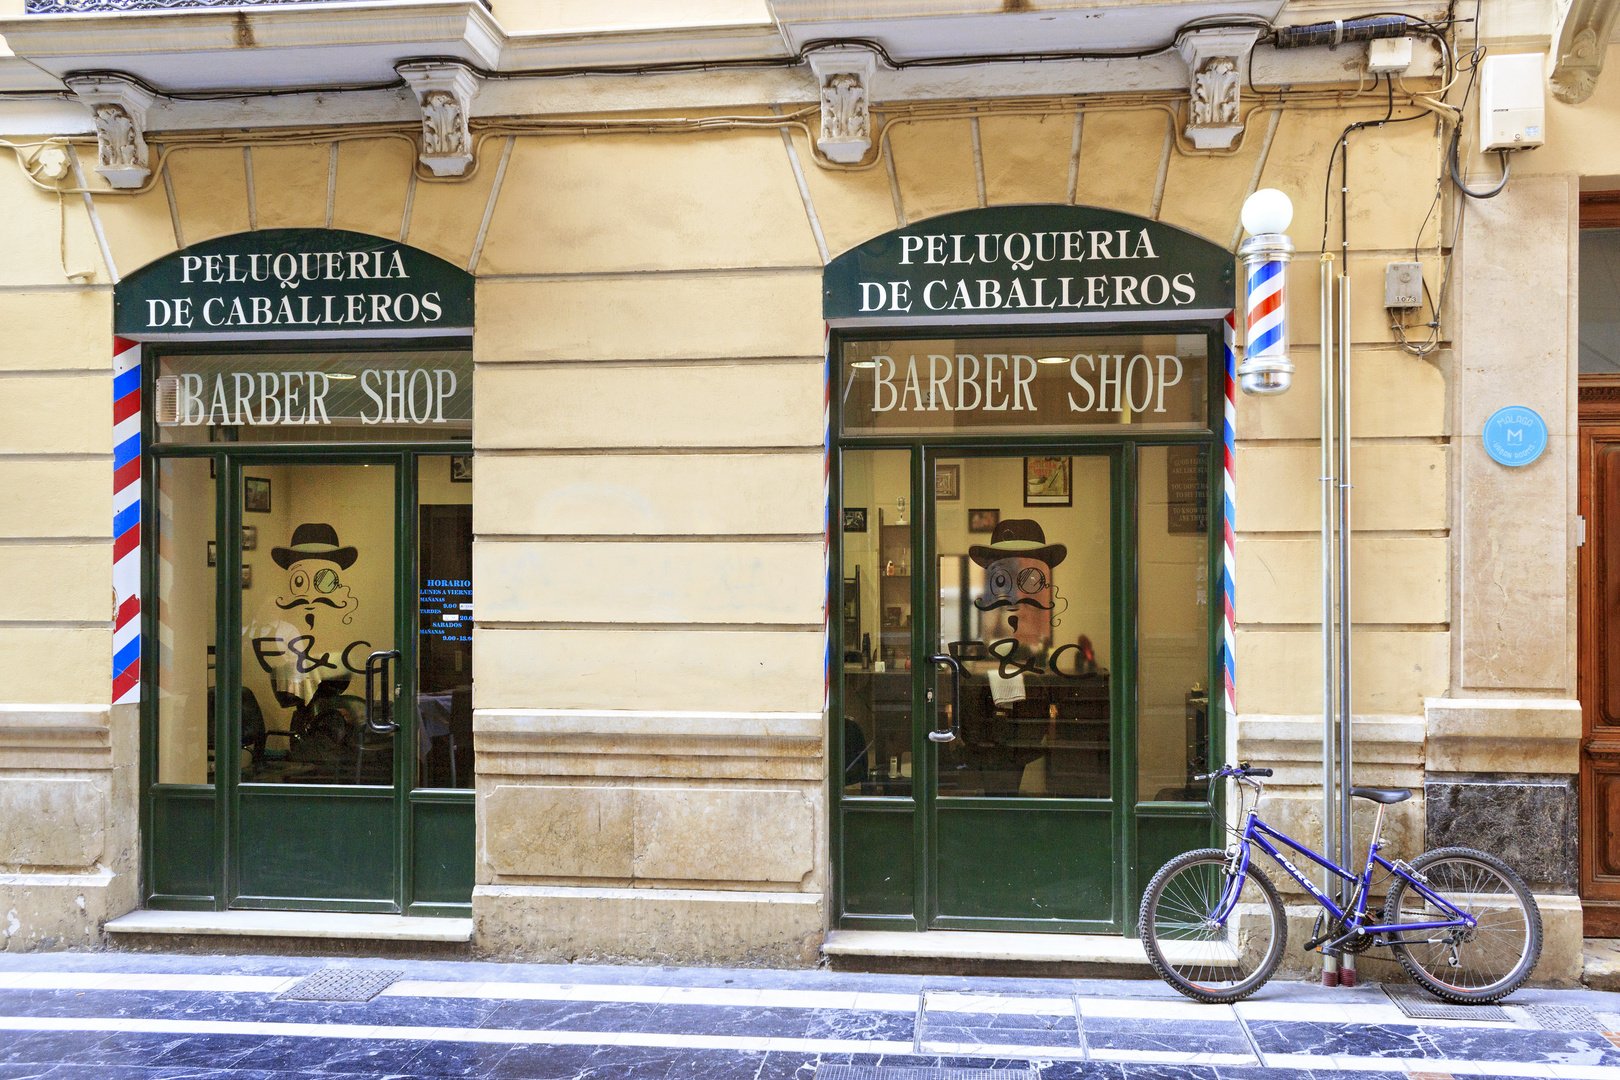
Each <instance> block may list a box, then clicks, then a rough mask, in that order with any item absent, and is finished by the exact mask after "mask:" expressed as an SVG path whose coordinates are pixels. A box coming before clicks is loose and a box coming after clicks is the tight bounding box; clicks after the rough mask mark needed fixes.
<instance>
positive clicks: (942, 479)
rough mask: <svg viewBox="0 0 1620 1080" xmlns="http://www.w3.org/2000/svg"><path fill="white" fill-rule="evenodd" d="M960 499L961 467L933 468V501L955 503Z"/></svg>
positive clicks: (941, 466)
mask: <svg viewBox="0 0 1620 1080" xmlns="http://www.w3.org/2000/svg"><path fill="white" fill-rule="evenodd" d="M961 497H962V466H960V465H935V466H934V501H936V502H956V501H957V500H958V499H960V498H961Z"/></svg>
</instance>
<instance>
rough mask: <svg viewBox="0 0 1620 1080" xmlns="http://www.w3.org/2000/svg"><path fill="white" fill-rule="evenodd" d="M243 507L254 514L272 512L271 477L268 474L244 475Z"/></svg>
mask: <svg viewBox="0 0 1620 1080" xmlns="http://www.w3.org/2000/svg"><path fill="white" fill-rule="evenodd" d="M242 509H244V510H246V511H248V512H249V513H253V514H268V513H269V512H270V478H269V477H268V476H244V477H242Z"/></svg>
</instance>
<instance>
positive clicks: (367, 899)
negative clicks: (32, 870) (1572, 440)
mask: <svg viewBox="0 0 1620 1080" xmlns="http://www.w3.org/2000/svg"><path fill="white" fill-rule="evenodd" d="M115 311H116V314H115V326H116V332H117V334H118V335H119V343H118V344H119V353H118V356H119V360H118V365H117V366H118V369H119V372H120V374H119V379H120V381H121V382H122V381H123V380H128V381H129V385H128V388H127V389H128V393H127V394H125V393H123V391H124V388H123V387H120V392H121V393H120V397H119V401H120V403H121V405H120V408H119V410H118V415H119V418H120V420H121V421H124V422H127V420H128V419H134V420H136V422H137V423H138V425H139V427H138V431H137V432H136V433H135V434H136V438H137V441H136V443H135V445H134V446H133V447H130V446H129V445H128V444H127V442H126V443H121V445H120V451H119V461H120V463H122V462H123V461H124V460H125V459H126V458H127V459H128V460H131V461H133V460H139V461H140V462H141V465H140V467H139V470H138V471H137V472H134V473H131V472H129V471H128V470H125V469H121V470H120V472H119V474H118V475H119V481H118V484H119V492H120V494H119V496H118V504H119V506H120V507H121V509H120V511H119V512H120V513H122V514H128V512H129V511H130V510H131V509H134V510H136V511H137V512H138V514H139V518H140V521H141V522H142V523H143V524H144V528H143V529H141V530H139V533H138V535H140V536H141V537H142V542H141V544H140V545H139V548H138V550H135V551H133V552H131V553H130V555H132V556H133V560H134V561H133V562H126V561H125V560H126V559H127V558H129V557H130V556H127V555H126V554H125V552H124V551H122V550H120V552H119V557H120V562H119V564H118V565H119V575H120V576H119V587H120V592H121V595H120V597H119V599H120V621H121V622H126V621H127V624H128V626H129V627H135V626H138V628H139V637H138V639H137V638H135V637H134V635H133V633H131V634H130V635H129V636H130V638H131V640H132V641H133V642H134V646H135V649H136V650H137V651H138V659H137V660H135V661H134V662H133V663H131V661H130V658H129V657H128V656H127V655H120V656H119V658H118V660H117V661H116V663H117V664H118V665H120V666H121V671H122V672H123V674H122V675H121V676H120V679H121V680H122V681H121V683H120V685H119V691H120V694H121V699H122V700H130V699H131V698H132V697H133V696H137V695H138V696H139V698H140V700H141V702H142V706H143V709H142V715H143V721H142V740H143V741H142V754H141V770H142V772H141V776H142V792H143V796H144V797H143V799H142V803H141V808H142V836H143V842H144V845H145V851H144V854H145V858H144V859H143V865H144V868H145V880H144V893H145V903H146V906H148V907H152V908H180V909H203V910H224V909H227V908H292V909H306V910H328V911H355V912H405V913H409V914H415V915H466V914H468V912H469V911H470V903H471V893H472V886H473V855H474V848H473V831H474V829H473V800H472V796H473V792H472V790H471V787H472V771H473V767H472V639H471V621H472V619H471V614H472V613H471V606H472V605H471V601H472V588H471V579H472V568H471V563H472V550H471V549H472V490H473V489H472V458H471V452H472V447H471V441H470V440H471V435H472V391H473V386H472V383H473V380H472V353H471V334H472V325H473V281H472V277H471V275H469V274H467V273H466V272H464V271H462V270H460V269H457V268H456V267H454V266H452V265H450V264H449V263H446V262H445V261H443V260H442V259H439V258H437V257H435V256H432V255H429V254H427V253H425V252H422V251H418V250H416V249H413V248H410V247H407V246H405V245H403V244H399V243H396V242H393V241H387V240H383V239H379V238H377V237H373V236H365V235H361V234H358V233H349V232H340V231H334V230H326V229H284V230H267V231H263V232H254V233H247V234H240V235H234V236H225V237H221V238H219V239H216V240H211V241H208V242H206V243H202V244H197V245H193V246H192V247H189V248H186V249H184V250H182V251H178V252H175V253H174V254H172V255H169V256H167V257H165V258H164V259H162V260H160V261H158V262H156V263H153V264H152V265H150V266H148V267H146V268H144V269H143V270H141V271H140V272H139V273H136V274H134V275H132V276H130V277H128V278H126V279H125V280H124V281H123V282H122V283H120V284H119V286H118V288H117V293H116V306H115ZM142 402H144V403H145V408H140V407H139V406H140V403H142ZM131 403H133V405H134V406H135V407H133V408H131V407H130V404H131ZM123 437H124V434H123V433H121V435H120V438H123ZM131 451H133V453H132V452H131ZM126 570H138V573H139V580H138V583H137V582H135V581H132V580H131V579H130V577H129V576H128V575H127V574H126V573H125V571H126ZM137 585H138V592H134V594H133V608H132V607H131V599H132V597H131V596H130V595H128V594H130V593H131V592H132V591H133V590H134V589H135V588H136V586H137ZM120 632H121V633H124V632H125V627H121V629H120Z"/></svg>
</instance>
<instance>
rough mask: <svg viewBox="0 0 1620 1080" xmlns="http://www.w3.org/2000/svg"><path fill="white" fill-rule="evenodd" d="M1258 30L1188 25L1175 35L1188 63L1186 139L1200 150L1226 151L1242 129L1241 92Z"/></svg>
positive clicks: (1182, 55) (1257, 37) (1258, 37)
mask: <svg viewBox="0 0 1620 1080" xmlns="http://www.w3.org/2000/svg"><path fill="white" fill-rule="evenodd" d="M1259 39H1260V31H1259V30H1258V29H1253V30H1250V29H1230V28H1222V29H1214V28H1212V29H1209V30H1189V31H1187V32H1186V33H1185V34H1182V35H1181V36H1180V37H1179V38H1177V39H1176V49H1177V51H1179V52H1180V53H1181V58H1182V59H1183V60H1185V61H1186V62H1187V76H1188V90H1189V91H1190V92H1191V94H1192V101H1191V104H1190V105H1189V107H1188V110H1187V129H1186V130H1187V138H1188V139H1190V140H1192V144H1193V145H1194V146H1196V147H1197V148H1198V149H1200V150H1227V149H1230V148H1231V146H1232V144H1233V143H1234V142H1236V141H1237V138H1238V136H1239V135H1241V134H1242V133H1243V112H1242V109H1241V108H1240V101H1239V93H1240V91H1241V89H1242V86H1243V71H1244V65H1245V64H1247V63H1248V58H1249V52H1250V51H1251V50H1252V49H1253V48H1254V43H1255V42H1256V41H1258V40H1259Z"/></svg>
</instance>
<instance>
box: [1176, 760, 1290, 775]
mask: <svg viewBox="0 0 1620 1080" xmlns="http://www.w3.org/2000/svg"><path fill="white" fill-rule="evenodd" d="M1271 774H1272V771H1271V770H1270V769H1256V768H1252V767H1251V766H1250V765H1249V763H1248V762H1247V761H1245V762H1241V763H1240V764H1237V765H1222V766H1221V767H1220V768H1219V769H1217V770H1215V771H1214V772H1212V773H1202V774H1200V775H1198V776H1195V777H1193V779H1194V780H1219V779H1221V778H1223V777H1227V776H1234V777H1238V778H1239V779H1241V778H1243V777H1246V776H1270V775H1271Z"/></svg>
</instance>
